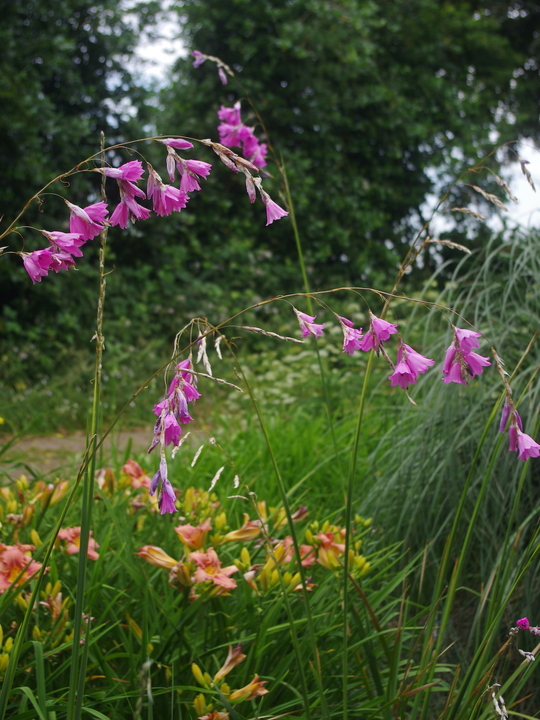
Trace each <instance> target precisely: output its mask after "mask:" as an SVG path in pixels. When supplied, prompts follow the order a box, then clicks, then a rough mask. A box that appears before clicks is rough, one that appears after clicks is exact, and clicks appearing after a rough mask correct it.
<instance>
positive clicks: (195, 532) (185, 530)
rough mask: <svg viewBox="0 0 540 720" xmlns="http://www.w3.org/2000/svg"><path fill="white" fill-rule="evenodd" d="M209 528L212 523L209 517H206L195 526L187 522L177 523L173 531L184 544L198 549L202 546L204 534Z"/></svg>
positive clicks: (204, 538)
mask: <svg viewBox="0 0 540 720" xmlns="http://www.w3.org/2000/svg"><path fill="white" fill-rule="evenodd" d="M211 529H212V523H211V521H210V518H206V520H205V521H204V522H203V523H201V524H200V525H197V527H194V526H193V525H190V524H189V523H188V524H187V525H178V527H175V528H174V531H175V533H176V534H177V535H178V537H179V539H180V541H181V542H182V543H183V544H184V545H186V546H187V547H188V548H191V550H199V549H200V548H202V547H204V543H205V541H206V536H207V534H208V532H209V531H210V530H211Z"/></svg>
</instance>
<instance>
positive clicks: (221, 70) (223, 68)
mask: <svg viewBox="0 0 540 720" xmlns="http://www.w3.org/2000/svg"><path fill="white" fill-rule="evenodd" d="M191 55H192V57H194V58H195V60H194V61H193V67H194V68H198V67H200V66H201V65H202V64H203V62H205V60H210V62H213V63H215V64H216V65H217V69H218V75H219V79H220V80H221V82H222V84H223V85H227V82H228V80H227V74H228V75H230V76H231V77H234V73H233V71H232V70H231V68H230V67H229V66H228V65H226V64H225V63H224V62H223V60H220V59H219V58H218V57H214V56H213V55H205V54H204V53H202V52H199V51H198V50H193V52H192V53H191ZM226 73H227V74H226Z"/></svg>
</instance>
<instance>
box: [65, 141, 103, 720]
mask: <svg viewBox="0 0 540 720" xmlns="http://www.w3.org/2000/svg"><path fill="white" fill-rule="evenodd" d="M104 148H105V136H104V135H103V133H101V153H102V154H101V160H102V166H104V165H105V151H104ZM105 180H106V178H105V176H103V178H102V181H101V195H102V197H103V199H104V201H106V199H107V198H106V195H105ZM100 240H101V245H100V248H99V297H98V306H97V320H96V334H95V336H94V338H95V340H96V367H95V371H94V394H93V399H92V416H91V419H90V437H91V440H90V452H91V459H90V463H89V466H88V468H87V471H86V474H85V478H84V482H83V491H82V511H81V515H82V517H81V540H80V549H79V568H78V575H77V597H76V601H75V616H74V622H73V645H72V651H71V668H70V678H69V695H68V708H67V718H68V720H73V719H74V718H80V716H81V711H82V702H83V693H81V692H78V688H80V687H81V686H82V687H84V684H82V683H81V678H83V677H84V674H85V673H86V667H85V666H86V658H87V653H84V654H83V656H82V658H80V647H81V635H82V622H83V611H84V601H85V589H86V568H87V563H88V545H89V541H90V526H91V519H92V501H93V491H94V476H95V470H96V455H97V447H98V429H99V406H100V394H101V375H102V367H103V350H104V348H105V338H104V336H103V309H104V305H105V288H106V284H107V280H106V277H105V249H106V246H107V228H106V227H105V228H104V229H103V230H102V231H101V233H100ZM89 634H90V623H89V622H88V623H87V624H86V634H85V637H84V640H83V642H84V643H89V642H90V638H89Z"/></svg>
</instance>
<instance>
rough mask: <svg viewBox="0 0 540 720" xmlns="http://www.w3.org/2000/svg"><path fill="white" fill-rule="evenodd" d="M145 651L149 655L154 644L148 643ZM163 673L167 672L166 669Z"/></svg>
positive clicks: (152, 650)
mask: <svg viewBox="0 0 540 720" xmlns="http://www.w3.org/2000/svg"><path fill="white" fill-rule="evenodd" d="M146 652H147V653H148V654H149V655H151V654H152V653H153V652H154V646H153V645H152V643H148V645H147V646H146ZM169 673H170V671H169ZM165 674H167V672H166V671H165Z"/></svg>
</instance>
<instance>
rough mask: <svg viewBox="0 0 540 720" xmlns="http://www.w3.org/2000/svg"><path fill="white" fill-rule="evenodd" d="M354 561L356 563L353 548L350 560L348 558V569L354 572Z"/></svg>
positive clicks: (350, 552)
mask: <svg viewBox="0 0 540 720" xmlns="http://www.w3.org/2000/svg"><path fill="white" fill-rule="evenodd" d="M354 561H355V554H354V550H353V549H352V548H351V549H350V550H349V558H348V562H347V569H348V570H352V569H353V567H354Z"/></svg>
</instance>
